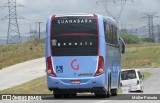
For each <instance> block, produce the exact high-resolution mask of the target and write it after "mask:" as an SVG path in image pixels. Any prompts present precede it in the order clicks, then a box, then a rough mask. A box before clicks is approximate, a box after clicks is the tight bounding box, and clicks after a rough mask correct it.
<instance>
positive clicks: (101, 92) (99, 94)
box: [94, 90, 107, 98]
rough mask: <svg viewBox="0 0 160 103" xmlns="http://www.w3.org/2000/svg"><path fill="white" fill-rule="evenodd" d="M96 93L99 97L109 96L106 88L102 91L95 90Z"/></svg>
mask: <svg viewBox="0 0 160 103" xmlns="http://www.w3.org/2000/svg"><path fill="white" fill-rule="evenodd" d="M94 94H95V95H96V97H98V98H106V97H107V91H106V90H103V91H100V92H95V93H94Z"/></svg>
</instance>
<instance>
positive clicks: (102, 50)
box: [99, 16, 109, 88]
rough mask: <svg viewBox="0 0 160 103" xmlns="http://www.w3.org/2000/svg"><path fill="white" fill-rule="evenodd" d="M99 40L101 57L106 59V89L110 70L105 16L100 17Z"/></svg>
mask: <svg viewBox="0 0 160 103" xmlns="http://www.w3.org/2000/svg"><path fill="white" fill-rule="evenodd" d="M99 34H100V36H99V38H100V52H99V55H100V56H103V59H104V70H105V72H104V76H105V78H104V81H105V85H104V86H105V88H107V87H108V74H109V73H108V72H109V70H108V68H107V62H106V61H107V58H106V52H107V51H106V42H105V33H104V23H103V16H99Z"/></svg>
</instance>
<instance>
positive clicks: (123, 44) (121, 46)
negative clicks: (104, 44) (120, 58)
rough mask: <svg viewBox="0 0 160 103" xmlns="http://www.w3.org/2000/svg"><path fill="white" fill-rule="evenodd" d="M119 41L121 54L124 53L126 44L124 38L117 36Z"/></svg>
mask: <svg viewBox="0 0 160 103" xmlns="http://www.w3.org/2000/svg"><path fill="white" fill-rule="evenodd" d="M119 41H120V51H121V53H122V54H124V53H125V48H126V44H125V42H124V40H123V39H122V38H121V37H120V38H119Z"/></svg>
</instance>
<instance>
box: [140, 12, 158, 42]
mask: <svg viewBox="0 0 160 103" xmlns="http://www.w3.org/2000/svg"><path fill="white" fill-rule="evenodd" d="M155 14H156V13H145V15H146V16H145V17H142V18H148V32H149V38H150V39H152V40H154V39H155V38H154V29H153V27H154V26H153V19H154V18H155V17H156V18H158V16H155Z"/></svg>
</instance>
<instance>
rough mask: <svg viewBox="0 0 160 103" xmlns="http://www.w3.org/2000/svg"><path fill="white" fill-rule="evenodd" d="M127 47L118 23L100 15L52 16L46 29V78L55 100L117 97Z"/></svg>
mask: <svg viewBox="0 0 160 103" xmlns="http://www.w3.org/2000/svg"><path fill="white" fill-rule="evenodd" d="M124 52H125V43H124V41H123V40H122V38H120V37H119V33H118V27H117V24H116V22H115V20H114V19H112V18H110V17H105V16H102V15H99V14H68V15H62V14H59V15H52V16H50V17H49V18H48V21H47V27H46V74H47V84H48V89H49V90H50V91H53V95H54V98H61V97H63V96H76V94H77V93H81V92H90V93H94V94H95V95H96V96H97V97H109V96H110V95H112V96H116V95H117V89H118V88H119V86H120V71H121V69H120V68H121V63H120V62H121V61H120V58H121V53H124Z"/></svg>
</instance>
